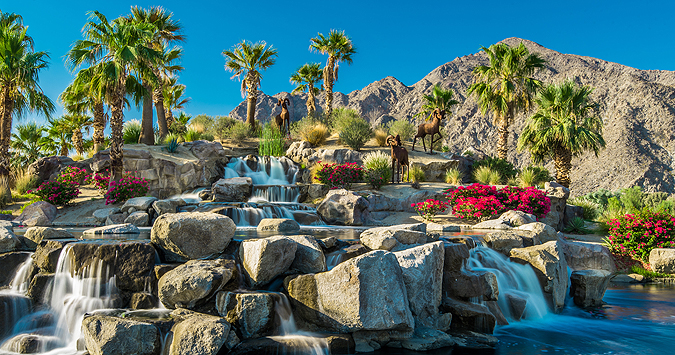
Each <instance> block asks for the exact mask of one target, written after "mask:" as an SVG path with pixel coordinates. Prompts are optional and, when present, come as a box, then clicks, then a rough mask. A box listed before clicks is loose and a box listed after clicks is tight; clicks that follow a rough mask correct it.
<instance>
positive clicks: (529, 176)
mask: <svg viewBox="0 0 675 355" xmlns="http://www.w3.org/2000/svg"><path fill="white" fill-rule="evenodd" d="M536 179H537V176H536V173H535V172H534V171H533V170H525V169H523V170H522V171H521V172H520V174H518V178H517V180H518V185H520V187H529V186H535V185H536V184H537V183H536Z"/></svg>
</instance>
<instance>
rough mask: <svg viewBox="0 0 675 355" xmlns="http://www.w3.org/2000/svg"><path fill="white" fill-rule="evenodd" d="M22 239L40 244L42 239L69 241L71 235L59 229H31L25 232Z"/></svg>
mask: <svg viewBox="0 0 675 355" xmlns="http://www.w3.org/2000/svg"><path fill="white" fill-rule="evenodd" d="M24 237H26V238H28V239H30V240H31V241H32V242H33V243H35V244H36V245H37V244H40V242H41V241H42V240H44V239H69V238H73V234H72V233H70V232H69V231H67V230H65V229H61V228H50V227H31V228H28V229H27V230H26V233H25V234H24Z"/></svg>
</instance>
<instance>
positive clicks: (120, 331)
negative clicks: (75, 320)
mask: <svg viewBox="0 0 675 355" xmlns="http://www.w3.org/2000/svg"><path fill="white" fill-rule="evenodd" d="M82 334H83V335H84V341H85V343H86V344H87V351H89V353H90V354H92V355H116V354H119V355H130V354H138V355H144V354H148V355H155V354H159V351H160V348H161V343H160V334H159V329H157V327H155V326H154V325H152V324H148V323H143V322H138V321H133V320H128V319H124V318H119V317H111V316H105V315H93V316H89V317H85V318H84V320H82Z"/></svg>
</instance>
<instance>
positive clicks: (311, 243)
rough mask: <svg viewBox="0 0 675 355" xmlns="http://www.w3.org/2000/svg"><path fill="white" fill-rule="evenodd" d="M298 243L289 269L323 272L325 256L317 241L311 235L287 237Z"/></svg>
mask: <svg viewBox="0 0 675 355" xmlns="http://www.w3.org/2000/svg"><path fill="white" fill-rule="evenodd" d="M288 238H289V239H291V240H293V241H294V242H296V243H297V244H298V246H297V248H296V249H295V258H293V263H292V264H291V267H290V269H291V270H292V271H294V272H298V273H301V274H313V273H317V272H324V271H326V270H327V268H326V256H325V255H324V254H323V250H322V249H321V247H320V246H319V243H318V242H317V241H316V239H315V238H314V237H312V236H311V235H292V236H289V237H288Z"/></svg>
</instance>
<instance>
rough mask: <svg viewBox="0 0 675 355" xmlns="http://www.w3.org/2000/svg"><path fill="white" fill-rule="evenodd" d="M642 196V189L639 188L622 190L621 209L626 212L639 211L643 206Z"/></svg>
mask: <svg viewBox="0 0 675 355" xmlns="http://www.w3.org/2000/svg"><path fill="white" fill-rule="evenodd" d="M643 196H644V193H643V192H642V188H641V187H640V186H633V187H629V188H626V189H623V190H621V198H620V200H621V204H623V207H625V208H626V209H627V210H628V211H638V210H641V209H642V207H644V204H643V203H642V198H643Z"/></svg>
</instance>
